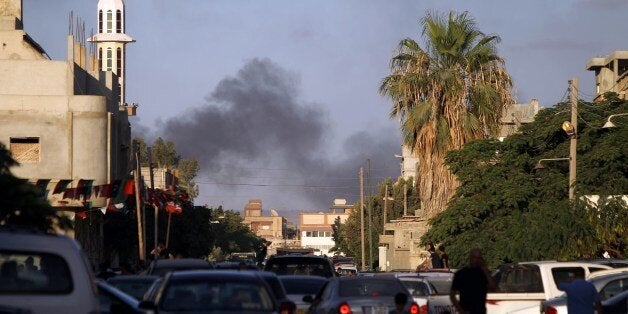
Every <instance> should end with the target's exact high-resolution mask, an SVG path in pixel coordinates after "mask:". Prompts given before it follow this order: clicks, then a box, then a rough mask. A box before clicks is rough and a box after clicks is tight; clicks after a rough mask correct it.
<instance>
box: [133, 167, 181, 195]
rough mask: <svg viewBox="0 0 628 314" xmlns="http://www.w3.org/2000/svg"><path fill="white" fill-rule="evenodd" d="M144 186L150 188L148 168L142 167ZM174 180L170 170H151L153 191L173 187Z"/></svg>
mask: <svg viewBox="0 0 628 314" xmlns="http://www.w3.org/2000/svg"><path fill="white" fill-rule="evenodd" d="M141 171H142V179H144V186H146V187H150V168H149V167H142V170H141ZM175 181H176V178H175V176H174V173H173V171H172V170H170V169H167V168H153V183H154V185H155V189H160V190H168V189H169V188H171V187H173V186H174V185H175V183H176V182H175Z"/></svg>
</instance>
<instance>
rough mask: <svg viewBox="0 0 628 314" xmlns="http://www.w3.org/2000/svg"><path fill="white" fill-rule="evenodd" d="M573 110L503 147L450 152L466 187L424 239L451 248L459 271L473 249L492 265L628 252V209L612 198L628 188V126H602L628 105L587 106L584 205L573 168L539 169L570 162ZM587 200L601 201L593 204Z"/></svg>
mask: <svg viewBox="0 0 628 314" xmlns="http://www.w3.org/2000/svg"><path fill="white" fill-rule="evenodd" d="M569 112H570V110H569V104H566V103H562V104H558V105H557V106H555V107H553V108H548V109H544V110H541V111H540V112H539V113H538V114H537V116H536V118H535V121H534V122H533V123H530V124H528V125H524V126H523V127H522V128H521V134H517V135H513V136H510V137H508V138H506V139H505V140H504V142H499V141H496V140H478V141H473V142H470V143H467V144H466V145H465V146H464V148H463V149H462V150H459V151H451V152H449V153H448V154H447V158H446V160H447V164H448V165H449V167H450V169H451V171H452V172H453V173H454V174H455V175H456V176H457V178H458V180H459V181H460V186H459V187H458V189H457V190H456V194H455V196H454V197H453V198H452V199H451V201H450V203H449V204H448V207H447V210H445V211H444V212H442V213H440V214H439V215H437V216H436V217H434V218H433V219H432V220H431V221H430V224H431V228H430V230H429V231H428V232H427V234H426V235H425V236H424V237H423V238H422V241H423V242H424V243H431V242H433V243H443V244H445V245H447V247H448V250H449V255H450V258H451V264H452V266H453V267H460V266H461V265H462V264H463V263H464V262H465V259H466V253H467V252H468V250H469V249H471V248H473V247H480V248H482V249H483V250H484V251H485V254H486V256H487V260H488V261H489V263H490V264H491V265H492V266H496V265H498V264H499V263H502V262H509V261H525V260H544V259H558V260H565V259H573V258H581V257H594V256H596V255H597V254H599V252H600V251H602V250H607V251H609V252H610V253H612V254H614V255H616V256H619V255H622V254H623V255H624V256H625V255H626V248H625V245H626V242H627V241H628V239H627V237H628V232H627V230H628V229H627V228H628V227H627V224H626V221H628V207H627V206H626V203H625V201H619V200H618V199H617V198H610V199H607V196H609V195H625V194H626V191H627V190H628V160H627V159H628V142H627V141H628V128H626V126H628V123H625V121H626V120H625V119H624V120H621V119H622V117H617V118H616V120H614V122H616V124H617V125H618V126H619V127H617V128H614V129H610V130H609V129H603V128H601V126H602V125H603V124H604V122H605V118H606V117H607V116H609V115H611V114H614V113H625V112H628V103H627V102H623V103H621V102H617V101H608V102H604V103H595V104H592V103H585V102H581V103H580V105H579V123H578V125H579V127H578V147H577V171H578V173H577V181H576V195H577V197H576V202H575V204H571V203H570V202H569V201H568V182H569V180H568V175H569V165H568V162H566V161H554V162H551V161H547V162H545V163H544V164H543V165H544V166H545V168H544V169H538V170H537V169H535V165H536V164H537V162H538V161H539V160H540V159H543V158H557V157H566V156H569V140H570V138H569V137H568V136H567V135H566V134H565V133H564V132H563V130H562V129H561V127H560V126H561V124H562V122H563V121H566V120H569V114H570V113H569ZM621 122H624V123H623V124H622V123H621ZM585 195H600V196H601V197H600V198H601V199H602V201H601V202H600V203H599V204H598V205H596V206H593V205H592V204H591V203H590V202H587V201H585V197H584V196H585Z"/></svg>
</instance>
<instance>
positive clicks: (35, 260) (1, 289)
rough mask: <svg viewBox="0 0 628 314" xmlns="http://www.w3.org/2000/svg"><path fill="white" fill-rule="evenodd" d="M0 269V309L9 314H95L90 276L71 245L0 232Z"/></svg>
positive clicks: (95, 300) (62, 240) (59, 238)
mask: <svg viewBox="0 0 628 314" xmlns="http://www.w3.org/2000/svg"><path fill="white" fill-rule="evenodd" d="M0 264H1V266H0V268H1V270H2V271H1V276H0V304H2V305H3V307H2V309H3V310H6V311H7V312H9V313H11V312H16V313H33V314H36V313H96V312H98V310H99V306H98V294H97V288H96V285H95V284H94V275H93V273H92V271H91V269H90V267H89V262H88V261H87V258H86V257H85V255H84V254H83V251H82V250H81V248H80V247H79V245H78V243H77V242H76V241H74V240H73V239H70V238H68V237H66V236H62V235H47V234H42V233H33V232H28V231H13V230H0Z"/></svg>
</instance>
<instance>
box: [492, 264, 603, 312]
mask: <svg viewBox="0 0 628 314" xmlns="http://www.w3.org/2000/svg"><path fill="white" fill-rule="evenodd" d="M603 269H611V267H610V266H605V265H598V264H591V263H583V262H556V261H543V262H525V263H514V264H506V265H502V266H500V267H499V268H498V269H497V271H496V272H495V273H494V274H493V277H494V278H495V282H496V283H497V291H496V292H492V293H489V294H488V295H487V298H486V310H487V313H499V314H501V313H511V312H517V313H519V314H523V313H535V314H536V313H539V312H540V311H541V302H543V301H546V300H550V299H553V298H555V297H557V296H560V295H562V294H563V293H564V292H563V291H560V290H558V286H557V285H558V283H560V282H563V281H565V279H566V278H568V277H569V276H570V275H572V274H574V273H580V274H582V275H584V277H585V278H586V276H588V275H589V274H591V273H592V272H595V271H599V270H603Z"/></svg>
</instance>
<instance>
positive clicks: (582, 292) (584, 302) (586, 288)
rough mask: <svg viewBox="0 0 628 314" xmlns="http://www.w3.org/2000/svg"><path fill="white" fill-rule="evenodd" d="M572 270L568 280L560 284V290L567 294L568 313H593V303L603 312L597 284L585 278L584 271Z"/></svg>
mask: <svg viewBox="0 0 628 314" xmlns="http://www.w3.org/2000/svg"><path fill="white" fill-rule="evenodd" d="M577 272H578V273H576V272H570V273H569V277H568V278H567V280H566V281H564V282H561V283H559V284H558V290H560V291H565V293H566V294H567V313H569V314H573V313H576V314H593V313H594V311H593V305H595V309H596V310H597V313H598V314H601V313H602V303H601V302H600V295H599V294H598V292H597V289H595V286H594V285H593V284H592V283H590V282H588V281H586V280H584V271H582V270H580V271H577Z"/></svg>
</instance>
